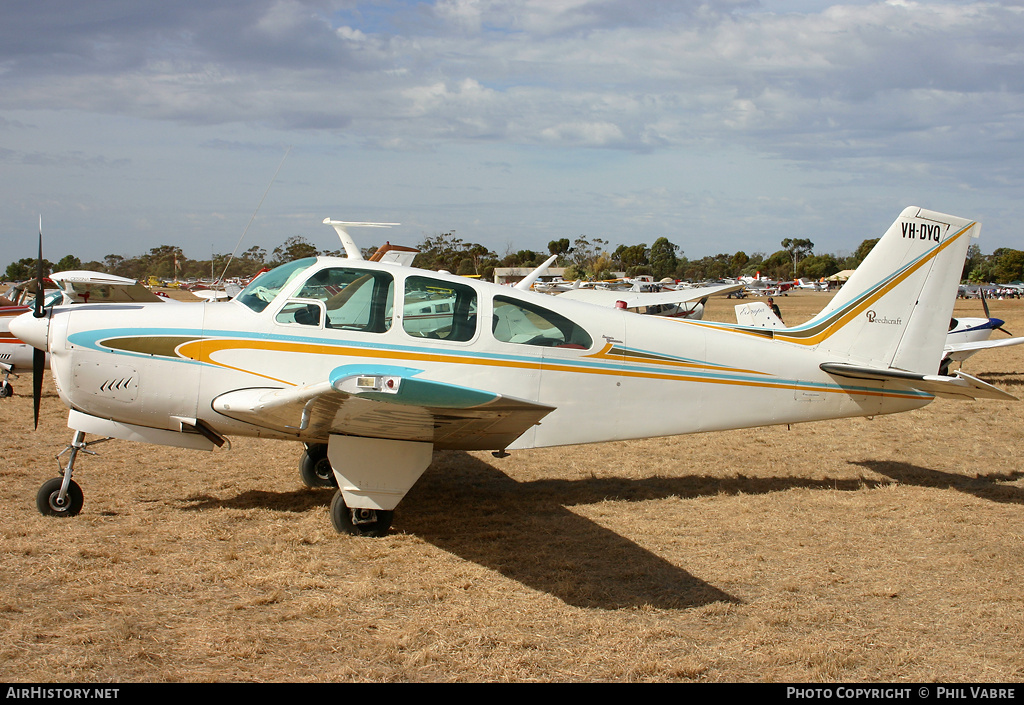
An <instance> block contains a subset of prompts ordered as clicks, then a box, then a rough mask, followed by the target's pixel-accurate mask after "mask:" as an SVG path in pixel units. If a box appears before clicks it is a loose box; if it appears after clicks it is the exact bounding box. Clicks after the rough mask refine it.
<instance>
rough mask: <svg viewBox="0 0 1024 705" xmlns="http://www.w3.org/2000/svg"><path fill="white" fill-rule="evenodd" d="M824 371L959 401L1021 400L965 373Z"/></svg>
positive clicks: (826, 365) (836, 365)
mask: <svg viewBox="0 0 1024 705" xmlns="http://www.w3.org/2000/svg"><path fill="white" fill-rule="evenodd" d="M820 367H821V369H822V370H824V371H825V372H828V373H829V374H831V375H836V376H838V377H848V378H852V379H870V380H875V381H881V382H895V383H897V384H900V385H904V386H906V387H909V388H911V389H917V390H919V391H922V392H927V393H928V394H934V395H936V396H940V397H951V398H958V399H965V398H966V399H1001V400H1004V401H1017V397H1015V396H1013V395H1012V394H1007V393H1006V392H1004V391H1003V390H1001V389H999V388H997V387H993V386H992V385H991V384H989V383H988V382H983V381H981V380H980V379H978V378H977V377H972V376H971V375H969V374H966V373H964V372H961V371H957V373H956V374H955V375H953V376H950V377H945V376H943V375H923V374H918V373H916V372H905V371H903V370H895V369H891V368H890V369H881V368H876V367H862V366H859V365H850V364H847V363H844V362H823V363H822V364H821V365H820Z"/></svg>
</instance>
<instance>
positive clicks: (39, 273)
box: [32, 215, 43, 319]
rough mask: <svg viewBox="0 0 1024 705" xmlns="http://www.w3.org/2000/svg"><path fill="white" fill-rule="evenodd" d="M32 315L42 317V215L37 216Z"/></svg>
mask: <svg viewBox="0 0 1024 705" xmlns="http://www.w3.org/2000/svg"><path fill="white" fill-rule="evenodd" d="M32 315H33V316H35V317H36V318H37V319H41V318H42V317H43V216H41V215H40V216H39V259H37V260H36V305H35V309H34V310H33V312H32Z"/></svg>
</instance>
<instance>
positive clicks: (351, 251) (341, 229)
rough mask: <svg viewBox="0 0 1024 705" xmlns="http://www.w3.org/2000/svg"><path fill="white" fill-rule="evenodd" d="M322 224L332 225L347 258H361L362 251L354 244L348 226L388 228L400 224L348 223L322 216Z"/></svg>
mask: <svg viewBox="0 0 1024 705" xmlns="http://www.w3.org/2000/svg"><path fill="white" fill-rule="evenodd" d="M324 224H325V225H332V226H334V229H335V230H336V231H337V232H338V239H339V240H341V246H342V247H344V248H345V254H347V255H348V258H349V259H363V252H362V250H360V249H359V248H358V247H357V246H356V242H355V240H353V239H352V236H351V235H349V234H348V228H390V227H391V226H393V225H401V223H350V222H348V221H344V220H331V219H330V218H324Z"/></svg>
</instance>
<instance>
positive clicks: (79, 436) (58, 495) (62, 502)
mask: <svg viewBox="0 0 1024 705" xmlns="http://www.w3.org/2000/svg"><path fill="white" fill-rule="evenodd" d="M109 440H111V439H110V438H100V439H99V440H95V441H92V442H90V443H86V442H85V432H84V431H75V436H74V438H73V439H72V440H71V444H70V445H69V446H68V447H67V448H65V449H64V450H62V451H61V452H60V453H58V454H57V457H58V458H59V457H60V456H62V455H64V454H65V453H68V452H70V453H71V454H70V455H69V456H68V464H67V466H65V467H64V468H61V475H60V477H55V478H53V479H50V480H47V481H46V482H44V483H43V486H42V487H40V488H39V492H37V493H36V508H37V509H38V510H39V513H40V514H42V515H43V516H50V517H73V516H77V515H78V513H79V512H81V511H82V505H83V504H84V503H85V496H84V495H83V493H82V488H81V487H79V486H78V483H77V482H75V481H74V480H72V479H71V475H72V473H74V470H75V459H76V458H77V457H78V454H79V453H88V454H89V455H96V452H95V451H91V450H88V446H91V445H95V444H97V443H103V442H104V441H109ZM58 465H59V463H58Z"/></svg>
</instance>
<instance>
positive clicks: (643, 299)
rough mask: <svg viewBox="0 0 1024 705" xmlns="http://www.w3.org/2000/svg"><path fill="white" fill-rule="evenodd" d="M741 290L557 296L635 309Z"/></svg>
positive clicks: (596, 291)
mask: <svg viewBox="0 0 1024 705" xmlns="http://www.w3.org/2000/svg"><path fill="white" fill-rule="evenodd" d="M742 288H743V284H720V285H718V286H704V287H701V288H699V289H674V290H672V291H660V292H657V293H637V292H635V291H602V290H600V289H573V290H572V291H566V292H564V293H562V294H559V296H561V297H565V298H567V299H573V300H576V301H585V302H586V303H592V304H597V305H598V306H608V307H613V306H615V302H616V301H625V302H626V308H637V307H639V306H658V305H664V304H684V303H690V302H691V301H700V300H701V299H703V298H706V297H708V296H715V295H718V294H728V293H729V292H731V291H738V290H739V289H742Z"/></svg>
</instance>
